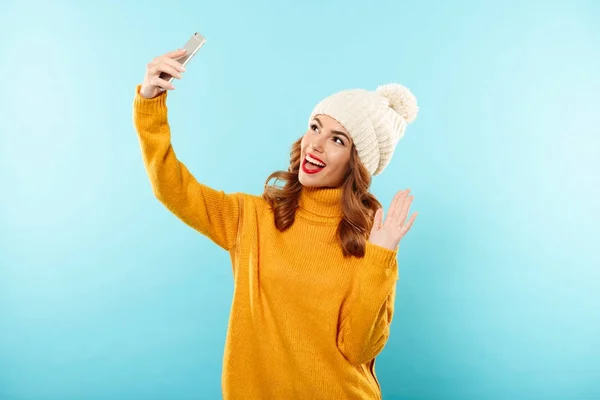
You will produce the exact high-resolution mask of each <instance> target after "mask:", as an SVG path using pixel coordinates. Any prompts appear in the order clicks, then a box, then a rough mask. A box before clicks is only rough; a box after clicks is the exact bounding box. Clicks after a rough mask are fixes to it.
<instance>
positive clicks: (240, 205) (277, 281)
mask: <svg viewBox="0 0 600 400" xmlns="http://www.w3.org/2000/svg"><path fill="white" fill-rule="evenodd" d="M139 88H140V86H139V85H138V86H137V87H136V92H135V97H134V101H133V111H134V113H133V116H134V126H135V128H136V130H137V133H138V136H139V140H140V145H141V150H142V155H143V161H144V164H145V167H146V171H147V173H148V176H149V179H150V182H151V184H152V188H153V191H154V194H155V195H156V197H157V198H158V199H159V200H160V201H161V202H162V203H163V204H164V205H165V206H166V207H167V208H168V209H169V210H170V211H171V212H172V213H173V214H175V215H176V216H177V217H178V218H180V219H181V220H182V221H184V222H185V223H186V224H188V225H189V226H190V227H192V228H194V229H196V230H197V231H199V232H200V233H202V234H203V235H205V236H207V237H208V238H210V239H211V240H212V241H213V242H214V243H216V244H217V245H219V246H220V247H222V248H223V249H225V250H227V251H228V252H229V254H230V257H231V262H232V266H233V279H234V294H233V300H232V306H231V312H230V317H229V324H228V331H227V338H226V344H225V354H224V359H223V363H224V364H223V371H222V382H221V384H222V391H223V398H224V399H225V400H228V399H235V400H239V399H257V400H258V399H260V400H271V399H273V400H292V399H323V400H341V399H380V398H381V390H380V387H379V383H378V381H377V378H376V375H375V356H376V355H377V354H378V353H379V352H380V351H381V350H382V349H383V347H384V345H385V343H386V341H387V339H388V336H389V332H390V324H391V321H392V315H393V307H394V296H395V290H396V281H397V279H398V265H397V261H396V255H397V249H396V250H395V251H391V250H388V249H385V248H383V247H379V246H376V245H374V244H371V243H369V242H367V248H366V255H365V257H364V258H362V259H357V258H344V257H343V255H342V250H341V248H340V245H339V244H338V241H337V239H336V228H337V225H338V223H339V221H340V217H341V213H340V210H341V209H340V205H339V204H340V199H341V192H340V190H339V189H307V188H304V189H303V192H302V195H301V199H300V207H299V208H298V210H297V213H296V219H295V222H294V224H293V226H292V227H291V228H290V229H289V230H287V231H285V232H279V231H278V230H277V229H276V228H275V224H274V220H273V213H272V212H271V210H270V209H269V206H268V204H267V203H266V202H265V201H264V200H263V199H262V198H261V197H260V196H254V195H249V194H244V193H232V194H226V193H224V192H223V191H217V190H215V189H212V188H210V187H207V186H205V185H203V184H201V183H199V182H198V181H197V180H196V179H195V178H194V177H193V176H192V174H190V172H189V171H188V169H187V168H186V167H185V165H184V164H182V163H181V162H180V161H179V160H178V159H177V157H176V155H175V152H174V150H173V147H172V145H171V136H170V135H171V132H170V128H169V124H168V122H167V107H166V97H167V92H164V93H162V94H161V95H159V96H158V97H156V98H154V99H145V98H143V97H141V96H140V95H139Z"/></svg>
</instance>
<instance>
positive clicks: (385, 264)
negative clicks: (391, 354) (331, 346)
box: [337, 241, 398, 364]
mask: <svg viewBox="0 0 600 400" xmlns="http://www.w3.org/2000/svg"><path fill="white" fill-rule="evenodd" d="M397 252H398V251H397V250H394V251H391V250H388V249H386V248H383V247H380V246H377V245H374V244H372V243H370V242H368V241H367V248H366V254H365V257H364V258H363V263H362V264H361V265H360V267H359V268H360V272H359V273H357V275H356V277H355V281H354V284H353V285H352V289H351V291H350V293H349V295H348V298H347V300H346V302H345V303H344V305H343V306H342V310H341V313H340V321H341V322H340V324H339V329H338V338H337V344H338V348H339V350H340V351H341V353H342V354H343V355H344V357H345V358H346V359H347V360H348V361H350V362H351V363H352V364H364V363H366V362H368V361H370V360H371V359H373V358H375V356H377V354H379V353H380V352H381V350H383V347H384V346H385V344H386V342H387V340H388V337H389V334H390V325H391V323H392V316H393V313H394V300H395V296H396V282H397V280H398V263H397V259H396V256H397Z"/></svg>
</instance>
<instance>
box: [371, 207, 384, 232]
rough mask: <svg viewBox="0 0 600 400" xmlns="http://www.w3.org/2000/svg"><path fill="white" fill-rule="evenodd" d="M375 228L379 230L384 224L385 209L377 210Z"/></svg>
mask: <svg viewBox="0 0 600 400" xmlns="http://www.w3.org/2000/svg"><path fill="white" fill-rule="evenodd" d="M373 219H374V223H373V227H374V228H375V229H377V230H379V229H381V224H382V223H383V208H379V209H377V211H376V212H375V217H374V218H373Z"/></svg>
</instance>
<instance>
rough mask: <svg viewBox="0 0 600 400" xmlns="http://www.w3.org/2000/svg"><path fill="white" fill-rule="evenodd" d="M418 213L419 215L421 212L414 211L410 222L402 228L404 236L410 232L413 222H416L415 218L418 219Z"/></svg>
mask: <svg viewBox="0 0 600 400" xmlns="http://www.w3.org/2000/svg"><path fill="white" fill-rule="evenodd" d="M417 215H419V213H417V212H416V213H414V214H413V215H412V216H411V217H410V219H409V220H408V223H407V224H406V225H405V226H404V228H402V236H404V235H405V234H406V232H408V231H409V230H410V228H411V227H412V225H413V223H414V222H415V219H417Z"/></svg>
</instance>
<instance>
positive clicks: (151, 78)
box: [140, 33, 206, 99]
mask: <svg viewBox="0 0 600 400" xmlns="http://www.w3.org/2000/svg"><path fill="white" fill-rule="evenodd" d="M205 42H206V39H205V38H204V36H202V35H201V34H199V33H194V34H193V35H192V37H191V38H190V39H189V40H188V41H187V43H186V44H185V46H184V47H183V49H180V50H176V51H171V52H168V53H166V54H163V55H161V56H158V57H156V58H155V59H153V60H152V61H150V63H148V65H147V67H146V75H145V77H144V81H143V83H142V86H141V88H140V95H141V96H142V97H145V98H148V99H151V98H153V97H156V96H158V95H159V94H160V93H161V92H163V91H165V90H174V89H175V86H173V83H172V81H173V79H174V78H177V79H181V77H182V76H181V73H182V72H183V71H185V65H186V64H187V63H188V62H189V61H190V60H191V59H192V57H194V55H195V54H196V53H197V52H198V50H199V49H200V47H202V45H204V43H205Z"/></svg>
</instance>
